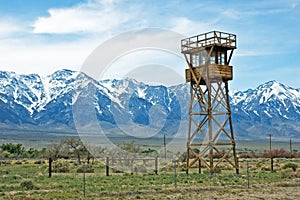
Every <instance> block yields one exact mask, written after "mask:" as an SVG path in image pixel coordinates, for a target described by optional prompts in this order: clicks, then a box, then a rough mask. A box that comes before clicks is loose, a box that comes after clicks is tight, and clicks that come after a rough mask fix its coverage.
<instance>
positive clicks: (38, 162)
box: [34, 160, 45, 165]
mask: <svg viewBox="0 0 300 200" xmlns="http://www.w3.org/2000/svg"><path fill="white" fill-rule="evenodd" d="M34 164H37V165H40V164H45V161H44V160H36V161H34Z"/></svg>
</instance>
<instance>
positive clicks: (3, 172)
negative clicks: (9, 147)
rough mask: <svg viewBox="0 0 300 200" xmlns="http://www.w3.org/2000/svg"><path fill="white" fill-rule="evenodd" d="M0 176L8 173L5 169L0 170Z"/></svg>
mask: <svg viewBox="0 0 300 200" xmlns="http://www.w3.org/2000/svg"><path fill="white" fill-rule="evenodd" d="M1 174H9V171H8V170H7V169H6V170H0V175H1Z"/></svg>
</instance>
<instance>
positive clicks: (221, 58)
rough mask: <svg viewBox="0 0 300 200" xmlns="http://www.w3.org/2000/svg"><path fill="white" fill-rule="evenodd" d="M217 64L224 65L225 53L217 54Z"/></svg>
mask: <svg viewBox="0 0 300 200" xmlns="http://www.w3.org/2000/svg"><path fill="white" fill-rule="evenodd" d="M218 64H219V65H225V53H224V52H219V53H218Z"/></svg>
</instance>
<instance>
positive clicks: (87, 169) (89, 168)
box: [77, 165, 94, 173]
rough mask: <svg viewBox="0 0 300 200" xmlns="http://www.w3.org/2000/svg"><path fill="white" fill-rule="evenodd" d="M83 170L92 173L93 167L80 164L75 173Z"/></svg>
mask: <svg viewBox="0 0 300 200" xmlns="http://www.w3.org/2000/svg"><path fill="white" fill-rule="evenodd" d="M84 171H85V173H94V168H93V166H92V165H81V166H80V167H79V168H78V169H77V173H83V172H84Z"/></svg>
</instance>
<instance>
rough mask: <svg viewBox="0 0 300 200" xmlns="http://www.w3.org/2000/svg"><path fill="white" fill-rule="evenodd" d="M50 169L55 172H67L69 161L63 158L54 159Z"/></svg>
mask: <svg viewBox="0 0 300 200" xmlns="http://www.w3.org/2000/svg"><path fill="white" fill-rule="evenodd" d="M52 171H53V172H55V173H65V172H69V171H70V170H69V162H67V161H64V160H56V161H54V162H53V163H52Z"/></svg>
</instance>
